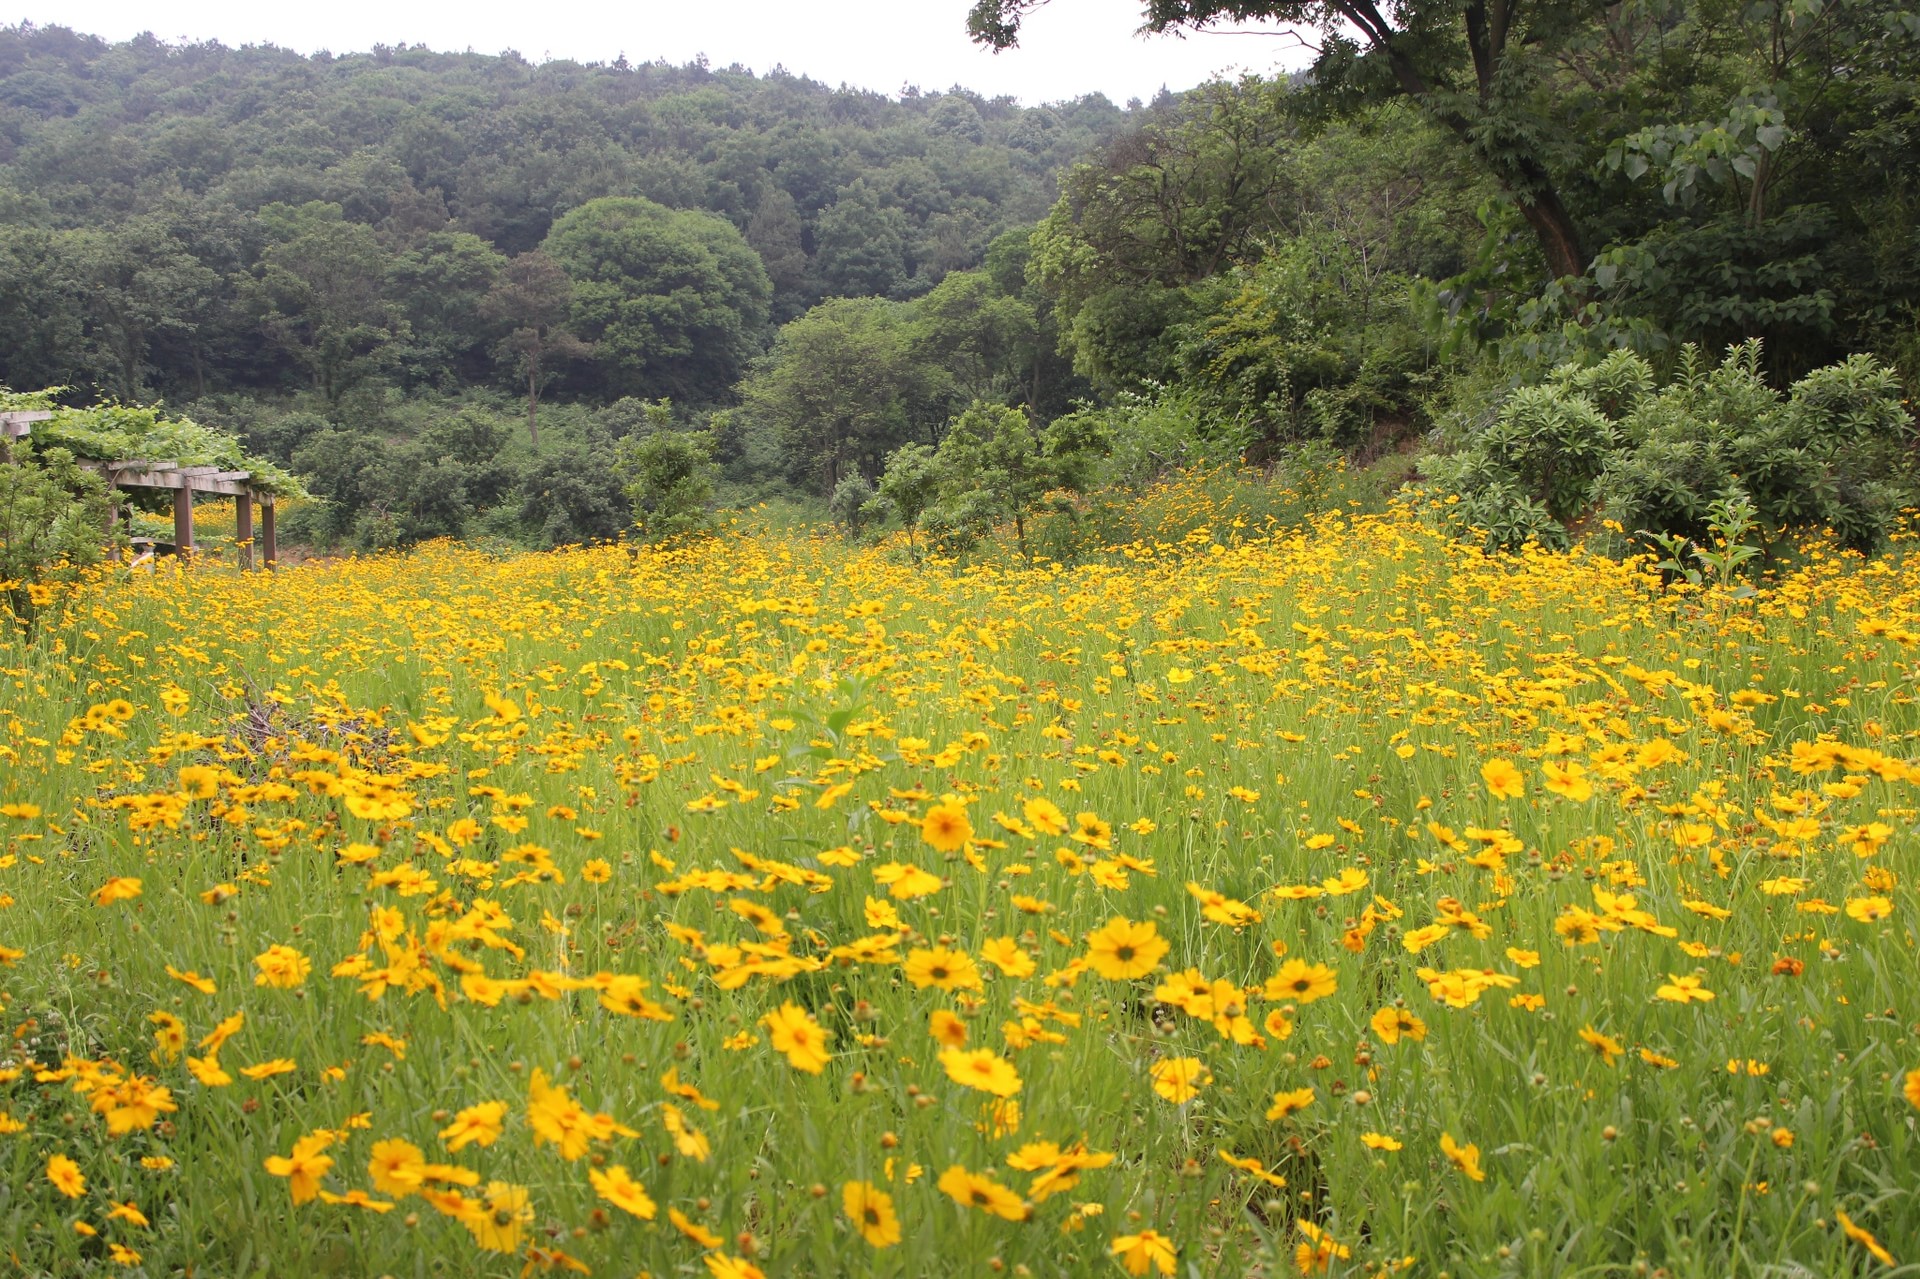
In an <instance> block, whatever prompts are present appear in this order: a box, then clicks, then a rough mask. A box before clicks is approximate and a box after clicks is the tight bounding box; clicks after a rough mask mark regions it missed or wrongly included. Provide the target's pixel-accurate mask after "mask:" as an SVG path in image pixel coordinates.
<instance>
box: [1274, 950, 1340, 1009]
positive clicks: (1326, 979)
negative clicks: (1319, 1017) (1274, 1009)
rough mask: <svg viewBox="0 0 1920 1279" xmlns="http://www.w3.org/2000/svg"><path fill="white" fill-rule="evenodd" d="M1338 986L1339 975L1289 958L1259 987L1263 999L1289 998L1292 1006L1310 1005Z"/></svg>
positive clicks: (1316, 965) (1318, 965)
mask: <svg viewBox="0 0 1920 1279" xmlns="http://www.w3.org/2000/svg"><path fill="white" fill-rule="evenodd" d="M1339 986H1340V979H1339V975H1338V974H1336V973H1335V972H1334V971H1333V969H1331V968H1329V967H1327V966H1326V965H1325V964H1309V963H1307V962H1306V961H1305V960H1303V959H1289V960H1288V961H1287V962H1286V963H1284V964H1282V965H1280V971H1279V972H1278V973H1275V974H1274V975H1273V976H1271V977H1269V978H1267V982H1266V985H1264V986H1262V987H1261V988H1260V994H1261V996H1262V997H1263V998H1266V999H1271V1000H1282V999H1290V1000H1292V1001H1293V1002H1294V1003H1296V1004H1310V1003H1312V1002H1313V1001H1314V1000H1316V999H1325V998H1326V997H1327V996H1328V995H1331V994H1332V993H1333V992H1334V991H1335V990H1337V989H1339Z"/></svg>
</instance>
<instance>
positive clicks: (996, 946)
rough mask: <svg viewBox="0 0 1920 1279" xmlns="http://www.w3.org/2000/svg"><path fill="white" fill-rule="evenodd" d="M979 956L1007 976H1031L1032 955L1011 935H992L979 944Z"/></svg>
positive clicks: (1032, 969)
mask: <svg viewBox="0 0 1920 1279" xmlns="http://www.w3.org/2000/svg"><path fill="white" fill-rule="evenodd" d="M980 958H982V959H984V960H986V961H987V962H988V963H989V964H992V965H993V966H994V967H995V968H998V969H999V970H1000V971H1001V972H1002V973H1005V974H1006V975H1007V976H1009V977H1016V978H1018V977H1031V976H1032V975H1033V971H1034V962H1033V956H1032V955H1029V954H1028V953H1027V952H1026V950H1025V949H1024V948H1022V947H1021V945H1020V943H1019V942H1018V941H1015V940H1014V939H1013V938H1011V937H992V938H989V939H988V940H986V941H984V942H982V943H981V944H980Z"/></svg>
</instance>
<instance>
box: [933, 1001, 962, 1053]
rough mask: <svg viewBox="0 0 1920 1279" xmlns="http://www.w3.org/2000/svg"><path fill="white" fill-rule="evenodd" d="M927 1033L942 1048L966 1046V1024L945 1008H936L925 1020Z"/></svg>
mask: <svg viewBox="0 0 1920 1279" xmlns="http://www.w3.org/2000/svg"><path fill="white" fill-rule="evenodd" d="M927 1032H928V1033H929V1034H931V1035H932V1036H933V1042H934V1043H936V1044H939V1045H940V1046H941V1047H943V1048H965V1047H966V1046H967V1023H966V1022H965V1021H963V1020H961V1019H960V1018H959V1017H958V1016H956V1015H954V1014H953V1013H952V1012H950V1011H948V1010H947V1009H945V1008H936V1009H934V1010H933V1015H932V1016H930V1017H929V1018H927Z"/></svg>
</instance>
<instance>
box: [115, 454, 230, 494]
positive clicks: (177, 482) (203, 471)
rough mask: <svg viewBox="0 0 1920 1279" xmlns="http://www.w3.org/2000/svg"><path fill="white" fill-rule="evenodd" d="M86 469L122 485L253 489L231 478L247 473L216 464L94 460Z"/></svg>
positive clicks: (207, 490)
mask: <svg viewBox="0 0 1920 1279" xmlns="http://www.w3.org/2000/svg"><path fill="white" fill-rule="evenodd" d="M87 469H88V470H94V471H103V472H105V474H106V476H107V481H108V483H110V484H112V485H114V486H115V487H116V488H123V489H176V490H179V489H191V490H192V491H193V492H195V493H217V494H219V495H220V496H222V497H239V496H240V495H241V494H243V493H247V494H250V493H253V492H254V491H255V490H254V488H253V485H251V484H249V483H247V482H246V481H245V480H241V479H236V478H231V477H233V476H236V475H250V474H251V473H250V472H246V471H239V472H235V471H223V470H221V469H220V468H219V467H217V466H206V467H179V466H174V465H172V464H171V463H156V462H114V463H111V464H108V463H97V462H96V463H94V464H93V465H91V466H89V467H88V468H87Z"/></svg>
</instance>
